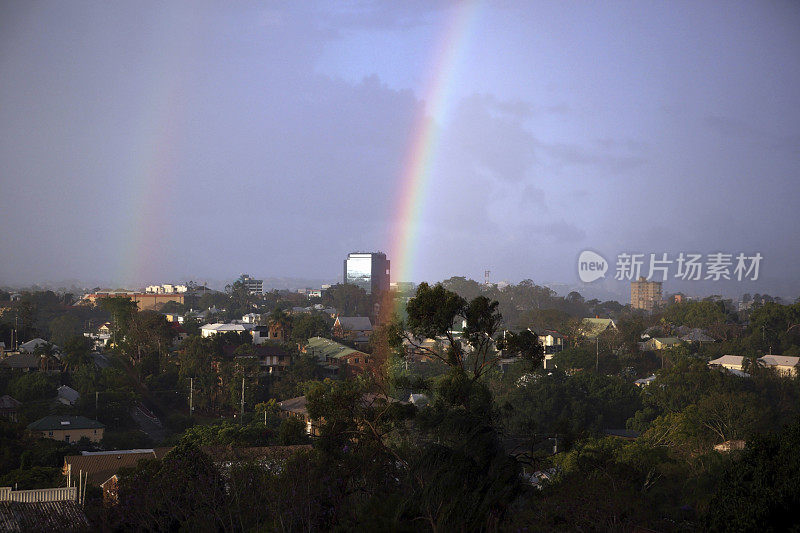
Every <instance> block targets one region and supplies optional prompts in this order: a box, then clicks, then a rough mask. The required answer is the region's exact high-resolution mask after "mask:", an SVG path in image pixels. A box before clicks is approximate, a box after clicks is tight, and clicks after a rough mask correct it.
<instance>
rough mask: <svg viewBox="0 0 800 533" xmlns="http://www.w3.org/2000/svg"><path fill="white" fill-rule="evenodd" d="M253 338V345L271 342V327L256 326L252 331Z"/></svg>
mask: <svg viewBox="0 0 800 533" xmlns="http://www.w3.org/2000/svg"><path fill="white" fill-rule="evenodd" d="M250 335H252V336H253V344H264V343H265V342H267V341H268V340H269V326H255V327H254V328H253V329H251V330H250Z"/></svg>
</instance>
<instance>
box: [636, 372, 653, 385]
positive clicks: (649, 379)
mask: <svg viewBox="0 0 800 533" xmlns="http://www.w3.org/2000/svg"><path fill="white" fill-rule="evenodd" d="M655 379H656V375H655V374H653V375H652V376H648V377H646V378H641V379H637V380H636V381H634V383H641V384H644V385H646V384H648V383H650V382H652V381H655Z"/></svg>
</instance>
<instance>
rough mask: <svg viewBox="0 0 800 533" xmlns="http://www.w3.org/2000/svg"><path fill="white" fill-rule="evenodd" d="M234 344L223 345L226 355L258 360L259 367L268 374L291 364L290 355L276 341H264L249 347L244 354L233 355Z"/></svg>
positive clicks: (279, 370)
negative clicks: (247, 351)
mask: <svg viewBox="0 0 800 533" xmlns="http://www.w3.org/2000/svg"><path fill="white" fill-rule="evenodd" d="M236 349H237V347H236V346H223V347H222V351H223V353H224V354H225V356H226V357H229V358H231V357H232V358H238V357H247V358H252V359H256V360H258V364H259V367H260V368H261V369H262V370H263V371H264V372H268V373H270V374H272V373H278V372H282V371H284V370H286V369H287V368H289V366H290V365H291V364H292V355H291V354H290V353H289V352H288V351H287V350H286V349H285V348H284V347H283V345H281V344H279V343H277V342H265V343H263V344H259V345H256V346H251V347H249V353H248V354H246V355H235V352H236Z"/></svg>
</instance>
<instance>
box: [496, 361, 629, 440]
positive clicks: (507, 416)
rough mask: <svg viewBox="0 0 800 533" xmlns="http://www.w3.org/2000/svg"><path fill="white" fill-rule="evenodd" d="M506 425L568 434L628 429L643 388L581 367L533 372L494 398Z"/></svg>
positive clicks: (519, 431)
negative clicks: (571, 370) (573, 370)
mask: <svg viewBox="0 0 800 533" xmlns="http://www.w3.org/2000/svg"><path fill="white" fill-rule="evenodd" d="M496 403H497V404H498V406H499V407H500V413H501V414H502V420H503V423H504V426H505V427H506V430H507V431H508V432H509V433H511V434H513V435H531V434H539V435H541V436H552V435H554V434H560V435H564V436H566V437H568V438H574V437H576V436H580V435H584V434H587V433H600V432H602V430H604V429H618V428H624V427H625V422H626V420H627V419H628V418H629V417H631V416H633V414H634V413H635V412H636V411H637V410H638V409H639V408H640V406H641V401H640V399H639V391H638V390H637V389H636V387H634V386H633V385H632V384H630V383H629V382H627V381H625V380H623V379H621V378H617V377H609V376H603V375H596V374H593V373H588V372H580V373H577V374H575V375H573V376H568V375H566V374H564V373H561V372H557V371H556V372H552V373H550V374H541V373H533V374H527V375H525V376H523V377H522V378H520V379H519V380H518V381H517V382H516V383H514V384H509V386H508V389H507V390H506V391H504V392H501V393H500V394H499V396H498V397H497V399H496Z"/></svg>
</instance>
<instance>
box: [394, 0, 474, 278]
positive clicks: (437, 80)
mask: <svg viewBox="0 0 800 533" xmlns="http://www.w3.org/2000/svg"><path fill="white" fill-rule="evenodd" d="M477 12H478V2H477V1H465V2H462V3H459V4H458V5H457V6H456V7H455V12H454V14H453V17H452V18H451V19H450V21H449V23H448V25H447V29H446V30H445V32H444V33H443V34H442V37H441V38H440V40H439V43H438V46H437V50H436V53H435V55H434V59H433V62H432V63H431V69H430V72H429V73H428V79H427V83H426V84H425V87H424V92H423V103H424V105H423V106H422V108H421V110H420V116H419V118H418V119H417V122H416V124H415V126H414V130H413V131H412V139H411V142H410V143H409V148H408V152H407V154H406V158H405V162H404V165H403V173H402V176H401V179H400V185H399V194H398V195H397V205H396V208H395V217H394V219H393V220H394V223H393V225H392V230H391V231H392V238H391V247H390V258H391V260H392V278H393V279H394V280H395V281H413V280H412V279H411V278H412V276H413V275H414V274H415V272H414V267H415V264H416V259H417V255H418V251H419V250H418V245H419V242H418V241H419V239H418V238H419V234H420V229H421V228H420V227H421V224H422V219H423V216H424V211H425V200H426V190H427V188H428V185H429V183H430V180H431V177H432V173H433V166H434V163H435V160H436V155H437V152H438V149H439V143H440V137H441V124H437V119H439V120H442V118H443V117H445V115H446V112H447V109H448V106H449V103H450V100H451V92H452V88H453V83H454V80H455V78H456V73H457V70H458V68H457V67H458V65H459V63H460V59H461V57H462V56H463V55H464V53H465V51H466V47H467V46H466V45H467V42H468V40H469V34H470V32H471V29H472V26H473V24H474V21H475V19H476V18H477Z"/></svg>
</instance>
